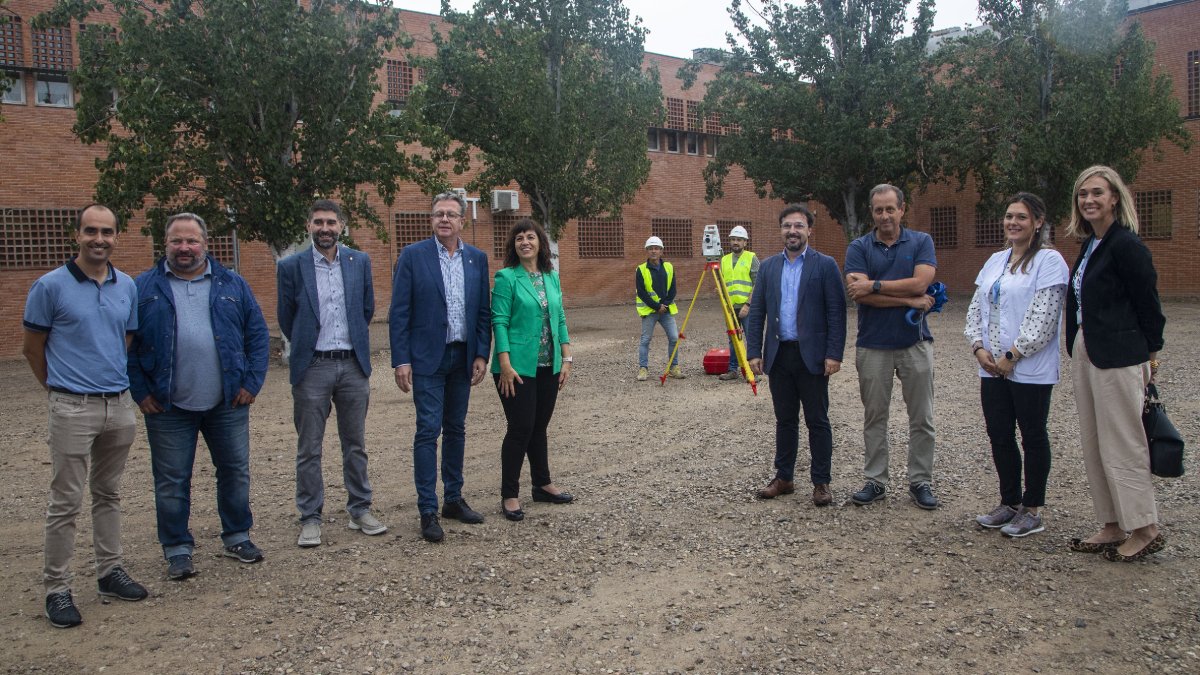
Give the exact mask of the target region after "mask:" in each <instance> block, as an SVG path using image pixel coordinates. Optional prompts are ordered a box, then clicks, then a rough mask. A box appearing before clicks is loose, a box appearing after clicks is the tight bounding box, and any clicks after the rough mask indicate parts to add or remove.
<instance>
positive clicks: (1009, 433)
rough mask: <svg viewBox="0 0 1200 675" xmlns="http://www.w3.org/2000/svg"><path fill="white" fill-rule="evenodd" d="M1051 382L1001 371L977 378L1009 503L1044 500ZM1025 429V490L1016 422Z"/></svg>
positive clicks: (1003, 493) (1003, 494) (1036, 503)
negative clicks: (1020, 379) (1002, 374)
mask: <svg viewBox="0 0 1200 675" xmlns="http://www.w3.org/2000/svg"><path fill="white" fill-rule="evenodd" d="M1053 389H1054V385H1052V384H1022V383H1020V382H1012V381H1010V380H1007V379H1004V378H999V377H981V378H979V399H980V401H981V402H982V403H983V420H984V422H985V423H986V424H987V434H988V438H989V439H990V440H991V442H992V461H994V462H995V463H996V473H997V474H999V476H1000V501H1001V503H1004V504H1008V505H1009V506H1016V505H1018V504H1020V505H1023V506H1031V507H1034V506H1036V507H1040V506H1045V505H1046V481H1047V480H1049V478H1050V435H1049V434H1047V433H1046V419H1047V418H1048V417H1049V416H1050V392H1051V390H1053ZM1017 427H1020V429H1021V447H1022V448H1024V450H1025V458H1024V460H1025V461H1024V464H1025V490H1024V492H1022V490H1021V451H1020V450H1018V449H1017V434H1016V428H1017Z"/></svg>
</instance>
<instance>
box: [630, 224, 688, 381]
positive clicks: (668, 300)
mask: <svg viewBox="0 0 1200 675" xmlns="http://www.w3.org/2000/svg"><path fill="white" fill-rule="evenodd" d="M662 254H663V241H662V239H659V238H658V237H650V238H649V239H647V240H646V262H644V263H642V264H641V265H638V266H637V270H636V272H635V273H634V275H633V283H634V288H636V289H637V294H636V297H635V303H636V305H637V313H638V316H640V317H641V318H642V340H641V343H640V344H639V345H638V373H637V379H638V382H644V381H645V380H646V379H647V378H649V377H650V338H652V337H653V336H654V324H662V327H663V330H664V331H665V332H666V333H667V358H671V354H673V353H675V343H676V342H678V341H679V327H678V326H677V325H676V324H675V315H676V314H677V313H678V312H679V308H678V307H676V306H675V268H674V267H672V266H671V263H669V262H666V261H665V260H663V259H662ZM667 374H668V375H669V376H671V377H673V378H676V379H683V377H684V375H683V371H682V370H681V369H680V368H679V355H678V354H675V360H674V361H672V362H671V367H670V370H669V371H668V372H667Z"/></svg>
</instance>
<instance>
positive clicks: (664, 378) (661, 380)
mask: <svg viewBox="0 0 1200 675" xmlns="http://www.w3.org/2000/svg"><path fill="white" fill-rule="evenodd" d="M703 284H704V275H703V274H701V275H700V281H699V282H697V283H696V292H695V293H692V301H691V302H690V303H688V309H687V313H686V314H684V315H683V325H681V326H679V341H677V342H676V343H675V348H674V349H672V350H671V356H670V358H668V359H667V367H666V370H664V371H663V374H662V375H660V376H659V378H658V384H659V386H663V385H665V384H666V383H667V373H669V372H671V364H672V363H674V362H675V355H676V354H678V353H679V345H680V344H682V343H683V341H684V340H686V339H687V338H686V337H685V336H684V333H683V330H684V329H685V328H687V324H688V319H690V318H692V308H694V307H695V306H696V298H698V297H700V286H701V285H703Z"/></svg>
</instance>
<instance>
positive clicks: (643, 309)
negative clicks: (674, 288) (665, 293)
mask: <svg viewBox="0 0 1200 675" xmlns="http://www.w3.org/2000/svg"><path fill="white" fill-rule="evenodd" d="M662 266H663V269H664V270H666V271H667V288H671V283H672V282H673V281H674V280H675V268H674V267H672V266H671V263H669V262H663V264H662ZM638 271H640V272H641V273H642V285H643V286H645V287H646V292H647V293H649V294H650V297H651V298H654V301H655V302H660V300H659V298H658V293H655V292H654V279H652V278H651V277H650V266H649V265H647V264H646V263H642V264H641V265H638ZM633 299H634V300H635V301H636V304H637V313H638V316H649V315H651V314H653V313H654V310H653V309H652V308H651V307H650V305H647V304H646V303H644V302H642V296H640V295H638V294H637V293H636V292H635V293H634V294H633ZM667 309H668V310H670V312H671V313H672V314H678V313H679V308H678V307H676V306H675V303H673V302H672V303H671V304H670V305H669V306H668V307H667Z"/></svg>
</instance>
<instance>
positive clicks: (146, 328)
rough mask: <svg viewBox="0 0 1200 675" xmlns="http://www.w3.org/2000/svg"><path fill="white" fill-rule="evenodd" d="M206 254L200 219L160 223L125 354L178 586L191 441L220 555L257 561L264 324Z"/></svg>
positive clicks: (236, 279)
mask: <svg viewBox="0 0 1200 675" xmlns="http://www.w3.org/2000/svg"><path fill="white" fill-rule="evenodd" d="M207 248H208V230H207V228H206V226H205V224H204V220H203V219H202V218H200V216H197V215H195V214H192V213H180V214H177V215H174V216H171V217H170V218H169V219H168V220H167V226H166V252H167V254H166V256H165V257H164V258H163V259H162V260H159V261H158V262H157V263H156V264H155V265H154V267H153V268H151V269H149V270H147V271H145V272H143V273H142V274H141V275H139V276H138V278H137V288H138V312H139V317H140V323H139V326H138V330H137V332H136V333H135V334H134V336H133V344H132V346H131V347H130V354H129V388H130V391H131V392H132V394H133V400H134V401H137V403H138V407H139V408H141V410H142V413H143V414H144V415H145V417H146V436H147V437H148V440H149V442H150V460H151V467H152V469H153V471H154V507H155V511H156V512H157V515H158V540H159V543H160V544H162V547H163V556H164V557H165V558H166V559H167V563H168V567H167V576H168V577H169V578H171V579H176V580H179V579H185V578H187V577H189V576H191V575H193V574H195V573H196V572H195V568H194V567H193V565H192V549H193V547H194V546H195V541H194V539H193V538H192V533H191V531H189V529H188V519H189V516H190V514H191V483H192V466H193V465H194V464H195V459H196V439H197V436H198V435H199V434H204V441H205V444H206V445H208V450H209V453H210V454H211V456H212V462H213V466H214V467H216V472H217V512H218V513H219V514H220V517H221V541H222V543H223V545H224V555H226V556H228V557H230V558H234V559H237V560H239V561H241V562H244V563H255V562H258V561H260V560H262V559H263V554H262V551H260V550H259V549H258V547H257V546H255V545H254V543H253V542H251V541H250V527H251V525H252V524H253V522H254V521H253V517H252V516H251V514H250V404H251V403H254V397H255V396H257V395H258V392H259V390H260V389H262V385H263V380H264V379H265V378H266V375H267V357H268V348H269V344H270V341H269V336H268V334H267V324H266V321H264V320H263V315H262V310H261V309H259V306H258V302H256V301H255V299H254V294H253V293H251V292H250V286H249V285H248V284H247V283H246V281H245V280H244V279H242V278H241V277H240V276H238V275H237V274H235V273H234V272H232V271H230V270H227V269H225V268H224V267H222V266H221V264H220V263H218V262H217V261H216V259H215V258H213V257H211V256H209V255H208V251H207Z"/></svg>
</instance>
